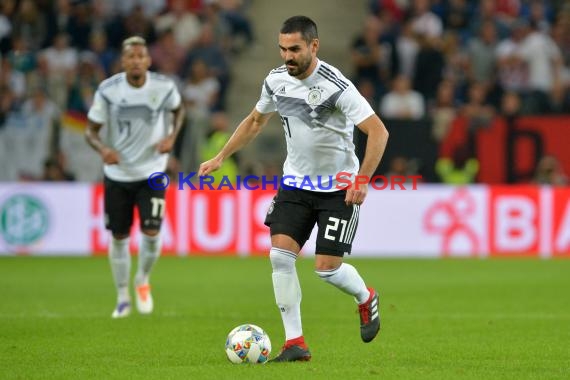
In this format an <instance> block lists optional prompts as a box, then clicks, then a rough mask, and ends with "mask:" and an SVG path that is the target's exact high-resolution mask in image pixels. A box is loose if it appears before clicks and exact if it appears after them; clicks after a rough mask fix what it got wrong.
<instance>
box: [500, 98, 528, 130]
mask: <svg viewBox="0 0 570 380" xmlns="http://www.w3.org/2000/svg"><path fill="white" fill-rule="evenodd" d="M522 111H523V110H522V107H521V98H520V96H519V95H518V93H516V92H514V91H507V92H505V93H504V94H503V97H502V99H501V114H502V115H503V116H504V117H505V118H506V119H507V122H509V123H511V122H512V121H513V120H515V119H516V118H518V117H519V116H520V115H521V113H522Z"/></svg>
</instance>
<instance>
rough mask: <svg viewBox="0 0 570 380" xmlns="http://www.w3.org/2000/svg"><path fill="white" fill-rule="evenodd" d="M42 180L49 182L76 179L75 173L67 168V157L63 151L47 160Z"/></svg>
mask: <svg viewBox="0 0 570 380" xmlns="http://www.w3.org/2000/svg"><path fill="white" fill-rule="evenodd" d="M41 180H42V181H48V182H58V181H75V175H74V174H73V173H71V172H70V171H68V170H67V165H66V159H65V156H64V154H63V153H62V152H58V153H57V154H55V156H54V157H51V158H48V159H46V160H45V162H44V173H43V176H42V178H41Z"/></svg>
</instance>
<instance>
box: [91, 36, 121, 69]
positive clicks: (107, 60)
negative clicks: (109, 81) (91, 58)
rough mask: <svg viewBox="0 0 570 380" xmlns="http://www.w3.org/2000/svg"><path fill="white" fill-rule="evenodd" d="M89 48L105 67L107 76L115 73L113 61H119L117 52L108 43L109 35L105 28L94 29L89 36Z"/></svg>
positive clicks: (99, 63) (100, 64)
mask: <svg viewBox="0 0 570 380" xmlns="http://www.w3.org/2000/svg"><path fill="white" fill-rule="evenodd" d="M89 50H90V51H91V52H93V54H95V57H96V59H97V64H98V65H99V66H100V67H101V68H102V69H103V72H104V74H105V76H106V77H107V76H111V75H112V74H114V73H113V71H112V67H113V63H115V62H116V61H118V55H117V53H116V52H115V51H114V50H113V49H111V48H110V47H109V46H108V44H107V35H106V34H105V32H104V31H103V30H94V31H93V32H92V33H91V35H90V37H89Z"/></svg>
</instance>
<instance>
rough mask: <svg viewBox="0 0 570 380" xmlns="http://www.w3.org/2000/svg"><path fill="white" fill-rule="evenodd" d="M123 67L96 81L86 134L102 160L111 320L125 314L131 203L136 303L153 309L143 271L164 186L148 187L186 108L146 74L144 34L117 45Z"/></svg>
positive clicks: (153, 255) (154, 255)
mask: <svg viewBox="0 0 570 380" xmlns="http://www.w3.org/2000/svg"><path fill="white" fill-rule="evenodd" d="M121 65H122V68H123V70H124V72H121V73H119V74H116V75H114V76H112V77H111V78H109V79H106V80H104V81H103V82H101V84H100V85H99V88H98V89H97V92H96V93H95V97H94V100H93V105H92V107H91V109H90V110H89V113H88V119H89V122H88V128H87V131H86V139H87V142H88V143H89V144H90V145H91V146H92V147H93V149H95V150H96V151H97V152H98V153H99V154H100V155H101V158H102V160H103V163H104V165H103V172H104V175H105V178H104V188H105V225H106V227H107V229H109V230H110V231H111V235H112V236H111V242H110V244H109V261H110V264H111V271H112V274H113V279H114V282H115V286H116V289H117V305H116V307H115V310H114V311H113V313H112V315H111V316H112V317H113V318H122V317H126V316H128V315H129V314H130V312H131V297H130V292H129V277H130V268H131V255H130V252H129V235H130V230H131V225H132V223H133V212H134V208H135V207H137V208H138V212H139V216H140V229H141V232H142V239H141V243H140V249H139V258H138V270H137V273H136V276H135V279H134V287H135V295H136V306H137V310H138V311H139V312H140V313H141V314H149V313H151V312H152V310H153V307H154V303H153V298H152V295H151V292H150V284H149V276H150V272H151V269H152V268H153V266H154V264H155V263H156V261H157V259H158V257H159V256H160V250H161V241H160V234H159V232H160V226H161V223H162V218H163V215H164V211H165V203H164V193H165V190H164V187H165V186H161V185H163V184H162V183H157V184H155V185H154V186H151V184H150V183H149V176H151V174H153V173H155V172H164V171H165V170H166V165H167V161H168V153H169V152H170V151H171V150H172V148H173V146H174V142H175V140H176V137H177V136H178V133H179V132H180V130H181V128H182V126H183V123H184V107H183V105H182V102H181V97H180V94H179V92H178V90H177V88H176V85H175V84H174V82H173V81H172V80H170V79H169V78H167V77H165V76H163V75H160V74H157V73H153V72H150V71H148V69H149V67H150V65H151V59H150V56H149V53H148V49H147V46H146V42H145V40H144V39H143V38H141V37H130V38H127V39H126V40H125V41H124V42H123V46H122V53H121ZM167 114H172V118H170V119H169V120H171V124H172V125H170V124H167V123H166V121H165V115H167ZM103 127H104V128H103ZM102 128H103V129H102ZM99 131H101V132H102V134H103V135H104V136H103V138H102V137H101V136H100V135H99ZM162 180H164V179H162ZM159 181H160V179H159Z"/></svg>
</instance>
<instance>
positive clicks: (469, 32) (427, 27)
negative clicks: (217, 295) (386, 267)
mask: <svg viewBox="0 0 570 380" xmlns="http://www.w3.org/2000/svg"><path fill="white" fill-rule="evenodd" d="M366 1H367V5H368V7H369V14H368V16H367V18H366V20H365V21H364V22H363V28H362V31H361V32H360V34H359V35H358V36H355V38H354V41H353V43H352V46H350V47H349V48H350V50H351V53H352V65H353V68H354V72H353V77H352V79H353V81H354V83H355V84H356V85H357V87H358V88H359V90H360V91H361V93H362V94H363V95H364V96H365V97H366V98H367V99H368V100H369V102H370V104H371V105H372V106H373V107H374V109H375V110H377V111H378V113H379V115H381V117H382V118H386V119H403V120H420V119H426V118H428V119H430V121H431V123H432V134H433V138H434V139H435V140H436V141H442V140H443V139H445V137H446V135H447V134H448V132H449V129H450V125H451V123H452V121H453V120H454V119H455V118H456V117H457V116H464V117H467V118H468V119H469V120H470V124H471V125H473V126H474V127H477V126H484V125H487V124H488V123H489V122H490V120H491V119H493V118H494V117H495V116H497V115H507V116H508V115H521V114H533V115H536V114H563V113H570V2H569V1H560V0H544V1H537V0H481V1H473V0H431V1H430V0H366ZM250 6H251V4H250V2H249V1H247V0H245V1H240V0H121V1H117V0H2V2H1V5H0V54H1V69H0V72H1V75H0V180H1V181H19V180H20V181H21V180H73V179H76V180H81V181H97V180H99V179H100V175H101V174H100V160H99V159H98V157H97V156H96V155H95V154H94V153H93V152H91V151H90V148H89V147H88V146H87V144H85V143H84V141H83V135H82V131H81V126H83V125H84V122H85V114H86V111H87V110H88V108H89V106H90V104H91V99H92V96H93V93H94V91H95V90H96V87H97V85H98V83H99V82H100V81H101V80H102V79H104V78H105V77H107V76H110V75H112V74H114V73H116V72H118V71H120V65H119V61H118V57H119V48H120V43H121V41H122V40H123V39H124V38H125V37H126V36H129V35H135V34H136V35H141V36H143V37H144V38H146V40H147V42H148V43H149V46H150V54H151V56H152V59H153V67H152V69H153V70H155V71H158V72H161V73H163V74H165V75H168V76H169V77H171V78H173V79H174V80H175V81H176V82H177V83H178V85H179V88H180V91H181V93H182V95H183V98H184V101H185V104H186V107H187V109H188V111H189V112H188V115H189V120H188V124H189V127H188V128H186V130H185V132H186V135H185V136H182V138H180V139H179V144H178V146H177V149H176V152H175V155H174V158H173V159H172V160H171V164H172V166H171V168H170V169H171V170H173V171H177V170H184V171H189V170H195V168H196V164H197V162H199V161H200V158H201V157H200V156H199V154H198V153H197V152H199V149H198V147H199V146H206V149H205V150H207V151H215V150H216V149H217V146H218V145H220V144H223V141H224V138H225V137H227V135H228V133H229V132H228V128H229V126H228V118H227V116H226V114H225V112H226V111H227V109H226V108H227V107H226V94H227V89H228V86H231V82H232V81H231V70H230V65H229V63H230V62H231V60H232V59H234V57H236V56H237V55H239V54H240V52H242V51H243V50H244V49H247V47H248V46H250V45H251V44H252V43H253V42H254V33H253V27H252V23H251V21H250V20H249V19H248V16H247V14H248V13H247V11H248V7H250ZM216 133H218V134H217V135H216ZM212 136H214V138H212ZM210 142H212V145H211V146H210V145H208V143H210ZM468 159H469V157H464V160H468ZM548 160H551V161H552V160H554V165H556V158H553V157H549V158H548ZM394 161H395V162H394V167H393V168H392V170H393V171H394V172H395V173H400V172H402V171H406V172H409V171H410V170H412V169H410V168H409V163H406V162H403V161H402V159H399V160H394ZM404 161H405V160H404ZM440 166H443V167H445V165H444V164H441V163H440ZM465 167H466V168H467V166H465ZM412 171H413V170H412ZM469 171H474V173H475V174H476V171H477V166H476V164H473V163H472V164H471V166H470V169H469ZM408 174H409V173H408ZM474 177H475V175H473V176H471V177H469V178H468V181H473V178H474ZM561 178H565V177H564V175H563V174H561ZM562 181H563V182H564V181H566V179H563V180H562Z"/></svg>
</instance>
